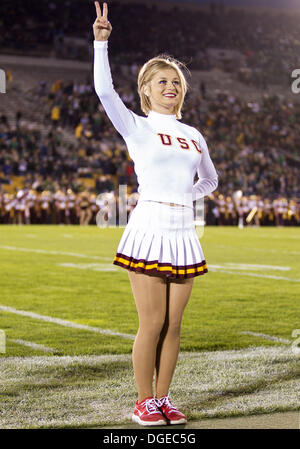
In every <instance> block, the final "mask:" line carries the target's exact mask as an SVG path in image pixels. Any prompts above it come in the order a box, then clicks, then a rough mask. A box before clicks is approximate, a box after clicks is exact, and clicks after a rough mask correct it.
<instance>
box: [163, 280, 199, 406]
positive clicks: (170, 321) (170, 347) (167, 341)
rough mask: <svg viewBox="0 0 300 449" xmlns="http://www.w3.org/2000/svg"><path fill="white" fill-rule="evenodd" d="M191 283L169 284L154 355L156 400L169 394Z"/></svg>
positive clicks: (179, 281) (178, 282) (181, 281)
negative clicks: (162, 323)
mask: <svg viewBox="0 0 300 449" xmlns="http://www.w3.org/2000/svg"><path fill="white" fill-rule="evenodd" d="M193 281H194V278H189V279H182V280H178V281H177V280H176V281H175V282H174V281H171V282H169V289H168V298H167V313H166V320H165V323H164V327H163V330H162V332H161V335H160V339H159V343H158V347H157V354H156V379H155V386H156V397H157V398H161V397H162V396H165V395H167V394H168V392H169V387H170V384H171V381H172V377H173V374H174V371H175V367H176V363H177V359H178V353H179V347H180V329H181V320H182V315H183V312H184V308H185V306H186V304H187V302H188V300H189V298H190V295H191V292H192V287H193Z"/></svg>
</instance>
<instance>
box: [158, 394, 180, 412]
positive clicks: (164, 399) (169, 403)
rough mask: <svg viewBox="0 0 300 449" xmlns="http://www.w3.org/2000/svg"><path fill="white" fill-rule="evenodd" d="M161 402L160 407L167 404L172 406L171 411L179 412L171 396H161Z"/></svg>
mask: <svg viewBox="0 0 300 449" xmlns="http://www.w3.org/2000/svg"><path fill="white" fill-rule="evenodd" d="M159 402H160V404H161V405H160V407H162V406H163V405H167V406H168V407H170V411H174V412H178V409H177V408H176V407H175V406H174V405H173V404H172V402H171V401H170V398H169V396H164V397H163V398H160V399H159Z"/></svg>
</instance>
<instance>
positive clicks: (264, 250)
mask: <svg viewBox="0 0 300 449" xmlns="http://www.w3.org/2000/svg"><path fill="white" fill-rule="evenodd" d="M215 246H218V248H234V249H237V248H236V246H233V245H219V244H217V243H216V244H215ZM238 249H243V250H245V251H258V252H260V253H261V252H263V253H272V254H288V255H291V254H293V255H296V256H297V255H300V251H286V250H282V251H280V250H278V249H263V248H253V247H251V248H249V247H247V246H243V247H242V246H240V247H239V248H238Z"/></svg>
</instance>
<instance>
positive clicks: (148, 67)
mask: <svg viewBox="0 0 300 449" xmlns="http://www.w3.org/2000/svg"><path fill="white" fill-rule="evenodd" d="M181 67H183V68H184V69H186V70H187V71H188V69H187V67H186V66H185V65H184V64H183V63H182V62H180V61H178V60H177V59H174V58H173V57H172V56H168V55H165V54H162V55H159V56H156V57H155V58H152V59H149V61H147V62H146V63H145V64H144V65H143V67H142V68H141V70H140V71H139V75H138V93H139V96H140V101H141V109H142V111H143V112H144V113H145V114H146V115H148V114H149V112H150V111H151V102H150V99H149V97H148V96H147V95H146V94H145V93H144V92H143V87H144V86H145V85H146V84H148V83H149V82H150V81H151V80H152V78H153V77H154V76H155V75H156V73H157V72H159V70H166V69H174V70H176V72H177V75H178V78H179V80H180V85H181V98H180V101H179V103H178V104H177V105H176V106H175V114H176V117H177V118H178V119H181V118H182V115H181V108H182V105H183V102H184V97H185V94H186V93H187V90H188V88H189V86H188V83H187V81H186V78H185V76H184V74H183V71H182V69H181Z"/></svg>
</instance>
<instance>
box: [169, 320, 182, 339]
mask: <svg viewBox="0 0 300 449" xmlns="http://www.w3.org/2000/svg"><path fill="white" fill-rule="evenodd" d="M180 331H181V321H170V322H169V324H168V330H167V333H168V335H171V336H172V337H174V338H176V337H180Z"/></svg>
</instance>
